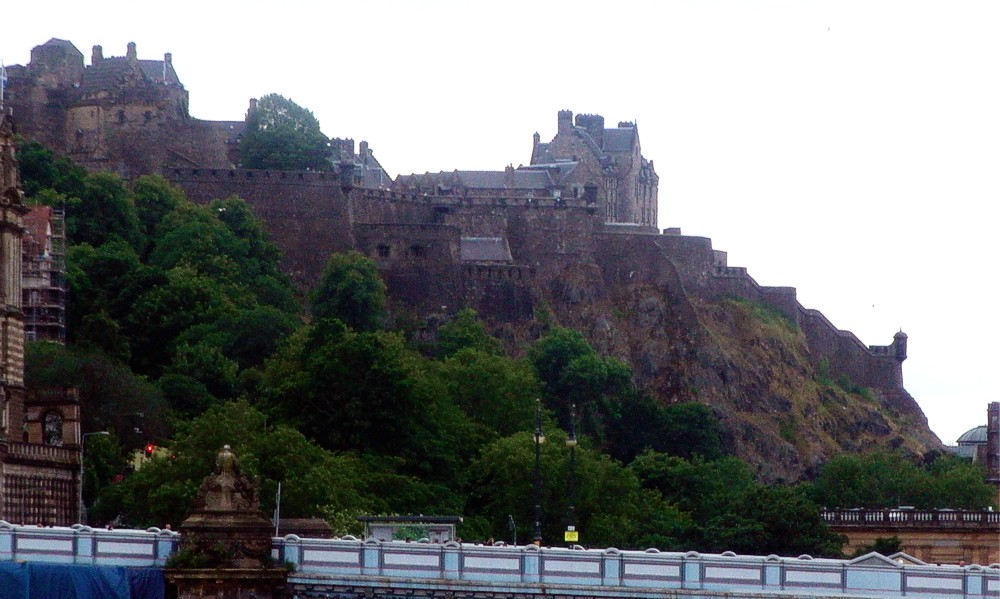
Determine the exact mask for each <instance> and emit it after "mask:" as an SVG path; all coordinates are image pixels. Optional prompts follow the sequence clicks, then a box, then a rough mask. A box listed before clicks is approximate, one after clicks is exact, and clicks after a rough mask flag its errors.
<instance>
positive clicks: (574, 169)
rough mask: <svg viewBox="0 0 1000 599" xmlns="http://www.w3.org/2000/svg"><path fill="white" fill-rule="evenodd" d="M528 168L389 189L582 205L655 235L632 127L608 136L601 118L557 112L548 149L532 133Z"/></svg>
mask: <svg viewBox="0 0 1000 599" xmlns="http://www.w3.org/2000/svg"><path fill="white" fill-rule="evenodd" d="M533 142H534V143H533V145H532V151H531V162H530V164H529V165H528V166H524V165H521V166H518V167H517V168H514V167H513V165H509V166H507V168H505V169H504V170H503V171H457V170H456V171H450V172H446V171H441V172H439V173H425V174H423V175H420V174H412V175H400V176H399V177H397V178H396V181H395V182H394V183H393V186H392V189H393V190H394V191H398V192H401V193H419V194H426V195H432V196H457V197H465V198H494V199H498V198H531V199H542V198H551V199H556V200H560V201H563V200H582V201H584V202H586V203H587V204H589V205H592V206H594V207H596V208H597V209H598V211H599V213H600V214H602V215H603V216H604V222H605V223H609V224H627V225H638V226H640V227H646V228H648V229H650V230H655V228H656V227H657V216H658V213H657V196H658V186H659V177H658V176H657V174H656V170H655V169H654V168H653V161H651V160H646V158H644V157H643V155H642V150H641V147H640V145H639V132H638V129H637V128H636V126H635V124H634V123H630V122H624V121H623V122H620V123H618V127H617V128H606V127H605V126H604V117H602V116H601V115H597V114H578V115H577V116H576V124H574V123H573V113H572V112H571V111H569V110H561V111H559V118H558V130H557V132H556V135H555V137H554V138H553V139H552V141H550V142H548V143H541V137H540V136H539V134H538V133H535V135H534V138H533Z"/></svg>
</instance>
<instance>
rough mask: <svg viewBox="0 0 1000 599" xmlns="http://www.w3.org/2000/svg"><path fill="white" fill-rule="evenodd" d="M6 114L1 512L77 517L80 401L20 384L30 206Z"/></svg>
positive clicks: (63, 521)
mask: <svg viewBox="0 0 1000 599" xmlns="http://www.w3.org/2000/svg"><path fill="white" fill-rule="evenodd" d="M14 150H15V149H14V126H13V118H12V117H11V116H10V114H4V115H3V117H2V121H0V520H6V521H8V522H19V523H32V524H35V523H41V524H52V525H69V524H72V523H73V522H75V521H78V520H79V514H78V506H79V503H78V497H79V492H80V487H79V483H80V478H79V470H80V441H81V438H80V406H79V400H78V398H77V395H76V392H75V391H74V390H69V389H45V390H33V391H28V390H26V389H25V384H24V340H25V335H24V313H23V311H22V297H23V296H22V288H21V287H22V286H21V281H22V275H21V267H22V265H21V259H22V253H21V236H22V234H23V230H24V220H23V219H24V216H25V214H26V213H27V212H28V209H27V208H26V207H25V206H24V203H23V201H22V196H23V193H22V191H21V187H20V178H19V175H18V171H17V160H16V157H15V151H14Z"/></svg>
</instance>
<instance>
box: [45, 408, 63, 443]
mask: <svg viewBox="0 0 1000 599" xmlns="http://www.w3.org/2000/svg"><path fill="white" fill-rule="evenodd" d="M42 427H43V428H42V438H43V439H44V441H45V444H46V445H54V446H57V447H58V446H61V445H62V444H63V420H62V414H60V413H59V412H57V411H56V410H49V411H48V412H46V413H45V416H44V417H43V419H42Z"/></svg>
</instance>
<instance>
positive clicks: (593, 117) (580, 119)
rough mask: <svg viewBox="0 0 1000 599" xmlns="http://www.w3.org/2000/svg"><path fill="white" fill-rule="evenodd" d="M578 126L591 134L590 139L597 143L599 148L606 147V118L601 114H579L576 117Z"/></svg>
mask: <svg viewBox="0 0 1000 599" xmlns="http://www.w3.org/2000/svg"><path fill="white" fill-rule="evenodd" d="M576 126H577V127H583V128H584V129H586V130H587V133H590V137H592V138H593V139H594V141H595V142H596V143H597V147H599V148H603V147H604V117H603V116H601V115H599V114H578V115H576Z"/></svg>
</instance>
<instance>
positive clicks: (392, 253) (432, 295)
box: [354, 223, 462, 314]
mask: <svg viewBox="0 0 1000 599" xmlns="http://www.w3.org/2000/svg"><path fill="white" fill-rule="evenodd" d="M354 238H355V242H356V247H357V249H358V251H360V252H361V253H363V254H365V255H366V256H368V257H370V258H371V259H373V260H375V261H376V262H377V263H378V265H379V270H380V271H381V272H382V276H383V279H384V280H385V283H386V287H387V288H388V290H389V297H390V298H392V300H393V302H394V303H396V304H397V305H398V306H400V307H405V308H406V309H409V310H413V311H415V312H416V313H418V314H421V313H428V312H445V313H448V312H449V311H455V310H456V309H457V308H459V307H461V298H462V280H461V272H460V270H459V265H458V258H459V252H460V249H459V247H460V241H459V231H458V229H457V228H455V227H450V226H447V225H435V224H421V225H399V224H364V223H358V224H355V225H354Z"/></svg>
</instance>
